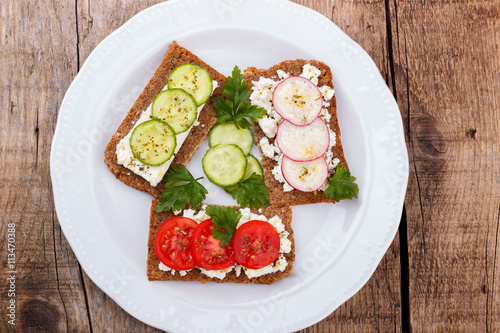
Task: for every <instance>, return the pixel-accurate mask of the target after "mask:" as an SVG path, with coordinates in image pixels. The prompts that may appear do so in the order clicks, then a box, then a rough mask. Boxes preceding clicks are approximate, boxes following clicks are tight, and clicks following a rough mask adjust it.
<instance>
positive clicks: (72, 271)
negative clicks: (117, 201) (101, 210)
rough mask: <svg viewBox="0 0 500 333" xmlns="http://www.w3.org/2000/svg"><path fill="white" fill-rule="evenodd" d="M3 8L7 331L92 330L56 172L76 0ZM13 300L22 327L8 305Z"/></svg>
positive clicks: (73, 68) (0, 245)
mask: <svg viewBox="0 0 500 333" xmlns="http://www.w3.org/2000/svg"><path fill="white" fill-rule="evenodd" d="M0 13H1V14H0V15H1V19H0V31H1V33H0V45H2V48H1V51H0V64H1V67H0V82H1V89H0V96H1V97H0V105H1V108H2V109H1V111H0V123H1V124H2V126H1V138H0V170H2V172H1V173H0V193H1V195H0V211H2V223H1V224H0V233H1V236H0V249H1V250H0V253H1V262H2V266H1V267H2V268H1V273H0V276H1V278H0V290H2V296H1V299H2V302H1V305H2V309H3V310H2V318H1V319H0V331H2V332H8V331H14V330H15V331H19V332H28V331H50V332H57V331H61V332H63V331H69V332H85V331H89V327H90V326H89V320H88V315H87V310H86V304H85V297H84V292H83V286H82V281H81V277H80V271H79V268H78V263H77V261H76V258H75V257H74V255H73V252H72V251H71V249H70V247H69V245H68V243H67V242H66V240H65V238H64V236H63V235H62V233H61V229H60V227H59V223H58V221H57V218H56V216H55V212H54V204H53V199H52V188H51V183H50V175H49V152H50V144H51V140H52V135H53V132H54V128H55V122H56V118H57V112H58V109H59V105H60V103H61V100H62V97H63V96H64V93H65V92H66V89H67V88H68V86H69V84H70V82H71V80H72V79H73V77H74V75H75V74H76V72H77V70H78V69H77V65H76V30H75V8H74V3H72V2H68V1H51V0H46V1H39V2H37V3H36V4H35V3H29V2H26V1H19V2H17V1H3V2H2V4H1V6H0ZM13 225H15V227H14V226H13ZM9 229H14V230H12V231H15V237H14V238H13V239H15V242H12V243H11V244H13V245H14V247H11V251H12V252H10V253H14V255H15V260H13V261H12V262H10V263H8V262H7V260H6V259H7V253H9V252H7V251H8V250H9V249H8V244H9V243H8V239H9V238H10V237H7V234H8V232H9ZM8 264H13V266H8ZM9 271H14V272H15V273H9ZM11 275H15V283H13V284H10V283H9V282H8V280H7V277H8V276H11ZM11 286H13V287H14V288H11ZM10 289H15V296H14V295H13V294H10V292H9V293H8V292H7V290H10ZM11 300H14V301H15V320H14V323H15V326H13V325H12V324H10V323H8V321H7V319H9V320H10V319H11V318H12V317H10V318H9V317H7V316H6V315H7V312H6V310H5V309H6V307H7V306H8V304H10V303H9V302H10V301H11ZM9 313H10V310H9Z"/></svg>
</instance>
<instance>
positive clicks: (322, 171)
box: [281, 156, 328, 192]
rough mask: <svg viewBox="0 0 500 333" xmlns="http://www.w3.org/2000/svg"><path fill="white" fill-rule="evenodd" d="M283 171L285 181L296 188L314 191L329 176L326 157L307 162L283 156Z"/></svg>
mask: <svg viewBox="0 0 500 333" xmlns="http://www.w3.org/2000/svg"><path fill="white" fill-rule="evenodd" d="M281 172H282V173H283V177H284V178H285V181H286V182H287V183H288V184H289V185H290V186H291V187H293V188H294V189H296V190H299V191H301V192H312V191H316V190H317V189H319V188H320V187H321V186H323V184H324V183H325V181H326V178H328V164H327V163H326V159H325V158H324V157H319V158H317V159H315V160H312V161H307V162H295V161H292V160H291V159H289V158H288V157H286V156H283V159H282V160H281Z"/></svg>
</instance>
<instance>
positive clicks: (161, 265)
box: [158, 262, 190, 276]
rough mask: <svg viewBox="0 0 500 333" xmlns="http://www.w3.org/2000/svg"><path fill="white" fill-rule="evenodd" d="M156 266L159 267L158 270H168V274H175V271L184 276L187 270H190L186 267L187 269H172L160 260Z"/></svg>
mask: <svg viewBox="0 0 500 333" xmlns="http://www.w3.org/2000/svg"><path fill="white" fill-rule="evenodd" d="M158 268H159V269H160V271H164V272H170V274H172V275H175V273H179V275H180V276H184V275H186V274H187V272H189V271H190V269H188V270H187V271H177V270H175V269H172V268H170V267H168V266H166V265H164V264H163V263H162V262H160V264H159V265H158Z"/></svg>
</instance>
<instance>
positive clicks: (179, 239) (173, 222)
mask: <svg viewBox="0 0 500 333" xmlns="http://www.w3.org/2000/svg"><path fill="white" fill-rule="evenodd" d="M197 226H198V224H197V223H196V222H195V221H194V220H192V219H190V218H187V217H181V216H174V217H171V218H169V219H168V220H166V221H165V222H163V224H162V225H161V226H160V228H159V229H158V232H157V233H156V237H155V252H156V256H157V257H158V259H160V261H161V262H162V263H163V264H165V265H166V266H168V267H170V268H172V269H176V270H188V269H192V268H195V267H196V263H195V262H194V260H193V258H192V257H191V251H190V243H189V240H190V237H191V235H192V234H193V230H194V228H196V227H197Z"/></svg>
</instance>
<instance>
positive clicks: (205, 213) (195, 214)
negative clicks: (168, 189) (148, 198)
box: [147, 199, 295, 284]
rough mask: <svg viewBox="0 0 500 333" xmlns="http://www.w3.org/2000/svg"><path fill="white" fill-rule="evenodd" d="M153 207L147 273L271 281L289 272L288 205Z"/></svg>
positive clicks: (188, 278) (291, 248) (198, 278)
mask: <svg viewBox="0 0 500 333" xmlns="http://www.w3.org/2000/svg"><path fill="white" fill-rule="evenodd" d="M157 204H158V200H156V199H155V200H153V204H152V207H151V217H150V228H149V240H148V261H147V276H148V278H149V280H183V281H201V282H202V283H206V282H209V281H214V282H239V283H264V284H271V283H274V282H276V281H278V280H281V279H282V278H284V277H286V276H288V275H290V274H291V273H292V270H293V262H294V259H295V254H294V252H295V244H294V239H293V231H292V228H291V225H290V224H291V220H292V210H291V209H290V208H289V207H282V208H260V209H255V208H252V209H250V208H239V207H225V206H215V205H210V206H207V205H200V206H198V208H197V209H194V210H193V209H184V210H182V211H176V212H172V211H167V212H163V213H159V214H158V213H156V212H155V211H156V210H157V209H156V206H157Z"/></svg>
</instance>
